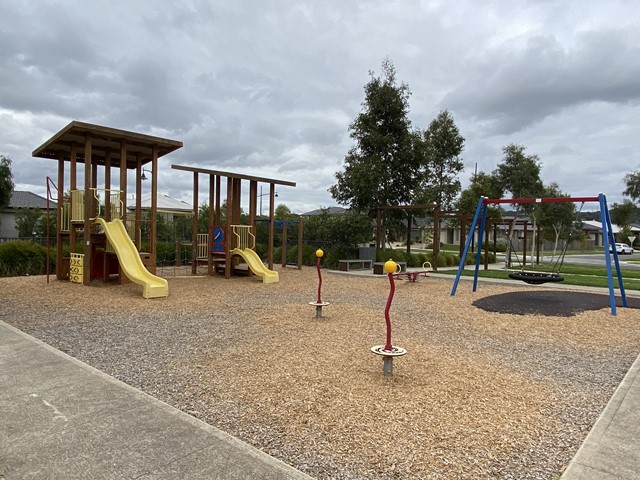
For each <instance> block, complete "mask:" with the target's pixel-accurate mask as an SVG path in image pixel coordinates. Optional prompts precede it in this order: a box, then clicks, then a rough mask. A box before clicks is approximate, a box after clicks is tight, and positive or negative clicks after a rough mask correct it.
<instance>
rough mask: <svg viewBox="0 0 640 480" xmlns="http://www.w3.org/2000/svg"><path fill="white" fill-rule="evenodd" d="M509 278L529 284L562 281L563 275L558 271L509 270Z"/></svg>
mask: <svg viewBox="0 0 640 480" xmlns="http://www.w3.org/2000/svg"><path fill="white" fill-rule="evenodd" d="M509 278H513V279H514V280H520V281H523V282H525V283H528V284H530V285H542V284H543V283H547V282H562V281H563V280H564V277H563V276H562V275H560V274H559V273H553V272H528V271H524V270H522V271H519V272H509Z"/></svg>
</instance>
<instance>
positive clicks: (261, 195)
mask: <svg viewBox="0 0 640 480" xmlns="http://www.w3.org/2000/svg"><path fill="white" fill-rule="evenodd" d="M269 194H270V193H262V185H260V194H259V195H258V198H259V199H260V207H259V208H260V216H262V197H264V196H265V195H269ZM273 196H274V197H276V198H278V192H274V195H273Z"/></svg>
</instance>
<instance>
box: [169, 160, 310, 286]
mask: <svg viewBox="0 0 640 480" xmlns="http://www.w3.org/2000/svg"><path fill="white" fill-rule="evenodd" d="M171 168H173V169H176V170H181V171H186V172H190V173H191V174H192V175H193V216H194V220H193V235H192V237H193V239H194V241H195V239H197V242H198V245H197V247H194V248H193V249H192V252H193V259H192V271H193V273H194V274H195V273H196V270H197V265H198V263H199V262H200V263H206V264H207V270H208V274H209V275H213V274H214V273H215V271H216V270H219V271H222V270H224V274H225V278H230V277H231V275H232V274H233V272H234V271H235V270H236V267H237V264H238V263H239V261H240V259H239V258H238V253H239V252H238V250H243V249H247V248H248V249H249V250H250V249H251V248H252V243H255V232H256V221H257V219H258V208H257V207H258V199H259V198H260V195H259V194H258V191H259V184H260V183H264V184H268V186H269V189H268V193H265V194H264V195H265V196H267V195H268V198H269V213H268V228H269V238H268V244H267V267H268V269H269V270H273V247H274V236H275V223H276V222H275V219H274V217H275V210H274V203H275V202H274V200H275V197H276V196H277V195H276V185H281V186H289V187H295V186H296V184H295V182H289V181H286V180H276V179H273V178H265V177H255V176H252V175H244V174H240V173H232V172H223V171H219V170H209V169H205V168H198V167H190V166H184V165H171ZM200 175H203V176H204V177H205V178H206V180H207V181H206V185H207V186H208V189H209V204H208V205H209V218H208V225H209V233H207V234H203V233H200V234H198V208H199V207H198V201H199V200H198V190H199V177H200ZM243 181H244V182H245V183H246V182H248V187H249V196H248V204H249V213H248V222H247V225H241V224H240V215H241V196H242V182H243ZM223 182H224V186H225V189H226V197H225V199H224V200H223V199H222V186H223ZM223 203H224V204H226V211H225V217H226V221H225V224H224V225H222V224H221V223H222V207H223ZM298 229H299V230H298V268H300V267H301V263H302V261H301V253H302V219H300V220H299V221H298ZM285 235H286V224H285ZM252 237H253V238H252ZM234 252H238V253H234ZM283 264H284V260H283ZM263 280H264V279H263Z"/></svg>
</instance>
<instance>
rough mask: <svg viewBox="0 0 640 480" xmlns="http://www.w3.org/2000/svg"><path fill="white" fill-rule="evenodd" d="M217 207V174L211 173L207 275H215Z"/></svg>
mask: <svg viewBox="0 0 640 480" xmlns="http://www.w3.org/2000/svg"><path fill="white" fill-rule="evenodd" d="M214 209H215V175H212V174H209V226H208V228H207V233H208V236H207V239H208V240H207V275H209V276H211V275H213V273H214V272H213V230H212V227H213V225H214V223H213V220H214V217H215V215H214Z"/></svg>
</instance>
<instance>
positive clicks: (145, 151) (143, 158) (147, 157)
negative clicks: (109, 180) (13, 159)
mask: <svg viewBox="0 0 640 480" xmlns="http://www.w3.org/2000/svg"><path fill="white" fill-rule="evenodd" d="M87 135H90V137H91V154H92V155H91V157H92V158H91V163H93V164H94V165H105V163H106V158H107V155H108V154H110V155H111V166H113V167H119V168H121V167H122V164H123V163H125V164H126V168H127V169H134V168H136V167H137V166H138V161H140V164H142V165H144V164H146V163H149V162H151V161H152V159H153V158H152V156H153V148H154V147H157V149H158V157H161V156H163V155H166V154H168V153H171V152H173V151H174V150H177V149H179V148H181V147H182V142H179V141H177V140H169V139H166V138H160V137H154V136H151V135H144V134H142V133H135V132H129V131H126V130H118V129H117V128H110V127H103V126H100V125H93V124H91V123H83V122H78V121H75V120H74V121H72V122H71V123H69V125H67V126H66V127H64V128H63V129H62V130H60V131H59V132H58V133H56V134H55V135H54V136H53V137H51V138H50V139H49V140H47V141H46V142H45V143H43V144H42V145H40V146H39V147H38V148H36V149H35V150H34V151H33V152H32V156H33V157H40V158H50V159H52V160H59V159H60V158H61V157H62V158H63V160H64V161H71V148H72V146H76V147H77V148H76V159H77V161H78V162H79V163H84V155H85V152H84V146H85V141H86V138H87ZM122 142H124V143H125V144H126V151H127V155H126V161H125V162H123V161H122V158H120V151H121V146H122Z"/></svg>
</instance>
